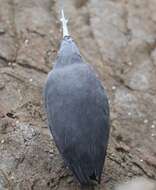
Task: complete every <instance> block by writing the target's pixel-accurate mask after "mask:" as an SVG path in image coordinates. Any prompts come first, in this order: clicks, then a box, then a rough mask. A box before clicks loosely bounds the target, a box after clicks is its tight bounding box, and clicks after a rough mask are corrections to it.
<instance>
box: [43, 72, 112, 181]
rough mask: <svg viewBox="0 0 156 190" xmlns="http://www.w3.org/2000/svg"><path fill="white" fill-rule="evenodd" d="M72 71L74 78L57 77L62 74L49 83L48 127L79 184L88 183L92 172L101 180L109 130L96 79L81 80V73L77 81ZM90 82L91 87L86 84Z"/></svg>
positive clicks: (103, 101)
mask: <svg viewBox="0 0 156 190" xmlns="http://www.w3.org/2000/svg"><path fill="white" fill-rule="evenodd" d="M73 73H74V71H73ZM74 74H75V75H76V73H74ZM74 74H73V78H68V77H67V78H68V79H69V80H68V81H67V83H66V82H65V81H66V79H67V78H64V81H63V80H61V82H60V80H58V79H59V77H61V75H60V76H57V77H56V78H57V79H56V78H55V77H54V78H55V80H53V79H52V80H51V81H50V82H49V83H48V84H50V86H48V88H47V92H46V96H47V97H46V99H47V101H46V104H47V105H46V107H47V114H48V121H49V128H50V130H51V132H52V134H53V137H54V140H55V142H56V145H57V147H58V149H59V151H60V152H61V154H62V156H63V158H64V160H65V161H66V163H67V164H68V166H69V168H70V169H71V170H72V171H73V173H74V174H75V175H76V177H77V178H78V180H79V181H80V183H88V182H89V180H90V177H92V176H93V175H95V176H96V177H97V178H98V180H99V181H100V177H101V172H102V168H103V163H104V159H105V154H106V148H107V141H108V133H109V115H108V114H107V113H108V112H109V110H108V109H109V108H108V104H107V99H106V96H105V94H104V91H103V88H101V86H100V85H99V82H98V81H96V80H95V78H93V79H91V78H88V79H86V78H85V80H87V81H85V80H84V81H83V80H82V78H83V77H84V76H81V79H79V81H77V78H74V76H75V75H74ZM67 76H68V73H67ZM81 80H82V81H81ZM56 81H57V83H56ZM80 81H81V82H80ZM89 81H90V82H91V83H90V84H89V85H92V86H89V87H88V86H85V84H87V85H88V83H87V82H89ZM94 81H95V82H94ZM73 83H75V84H73ZM79 88H80V89H79ZM92 88H93V89H92ZM94 88H95V89H94Z"/></svg>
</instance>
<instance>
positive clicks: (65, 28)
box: [60, 9, 69, 37]
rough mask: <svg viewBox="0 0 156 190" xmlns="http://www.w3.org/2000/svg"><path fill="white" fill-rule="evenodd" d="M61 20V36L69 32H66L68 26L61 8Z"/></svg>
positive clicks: (67, 34)
mask: <svg viewBox="0 0 156 190" xmlns="http://www.w3.org/2000/svg"><path fill="white" fill-rule="evenodd" d="M60 20H61V22H62V28H63V37H65V36H69V33H68V27H67V23H68V20H67V19H66V18H65V16H64V11H63V9H62V10H61V19H60Z"/></svg>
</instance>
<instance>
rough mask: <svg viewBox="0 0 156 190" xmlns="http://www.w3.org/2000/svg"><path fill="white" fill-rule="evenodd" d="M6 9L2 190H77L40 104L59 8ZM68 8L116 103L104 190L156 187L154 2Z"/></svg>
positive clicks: (22, 4)
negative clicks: (139, 181) (153, 183)
mask: <svg viewBox="0 0 156 190" xmlns="http://www.w3.org/2000/svg"><path fill="white" fill-rule="evenodd" d="M0 5H1V6H0V189H1V190H8V189H9V190H30V189H32V190H40V189H41V190H43V189H46V190H48V189H49V190H50V189H63V190H70V189H71V190H73V189H79V185H77V182H76V181H75V179H74V178H73V176H72V175H71V174H70V172H69V170H68V169H67V168H65V167H64V165H63V162H62V159H61V158H60V156H59V154H58V152H57V149H56V147H55V145H54V143H53V140H52V139H51V137H50V135H49V131H48V129H47V123H46V116H45V114H44V109H43V103H42V89H43V85H44V82H45V80H46V76H47V73H48V72H49V71H50V69H51V68H52V63H53V61H54V59H55V57H56V52H57V49H58V46H59V42H60V39H61V31H60V24H59V17H60V16H59V5H60V3H59V1H54V0H37V1H36V0H27V1H25V0H0ZM64 8H65V13H66V15H67V16H68V17H69V18H70V20H69V30H70V32H71V34H72V36H73V38H74V39H75V41H76V42H77V44H78V46H79V48H80V51H81V53H82V55H83V57H84V59H85V60H86V62H89V63H90V64H92V65H93V67H94V68H95V70H96V71H97V73H98V75H99V77H100V79H101V80H102V81H103V84H104V86H105V87H106V89H107V92H108V95H109V98H110V106H111V121H112V130H111V135H110V136H111V138H110V143H109V149H108V156H107V160H106V164H105V172H104V174H103V177H102V183H101V189H104V188H105V189H108V190H110V189H112V188H113V186H114V185H115V184H116V183H117V182H121V181H124V180H125V179H129V178H131V177H132V176H138V175H139V176H140V175H141V176H145V177H148V178H151V179H154V180H156V148H155V142H156V114H155V113H156V85H155V81H156V11H155V9H156V1H155V0H149V1H147V0H133V1H128V0H117V1H114V0H105V1H97V0H90V1H87V0H79V1H76V0H75V1H72V0H69V1H65V5H64ZM106 177H108V178H109V180H107V181H106V179H105V178H106Z"/></svg>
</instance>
